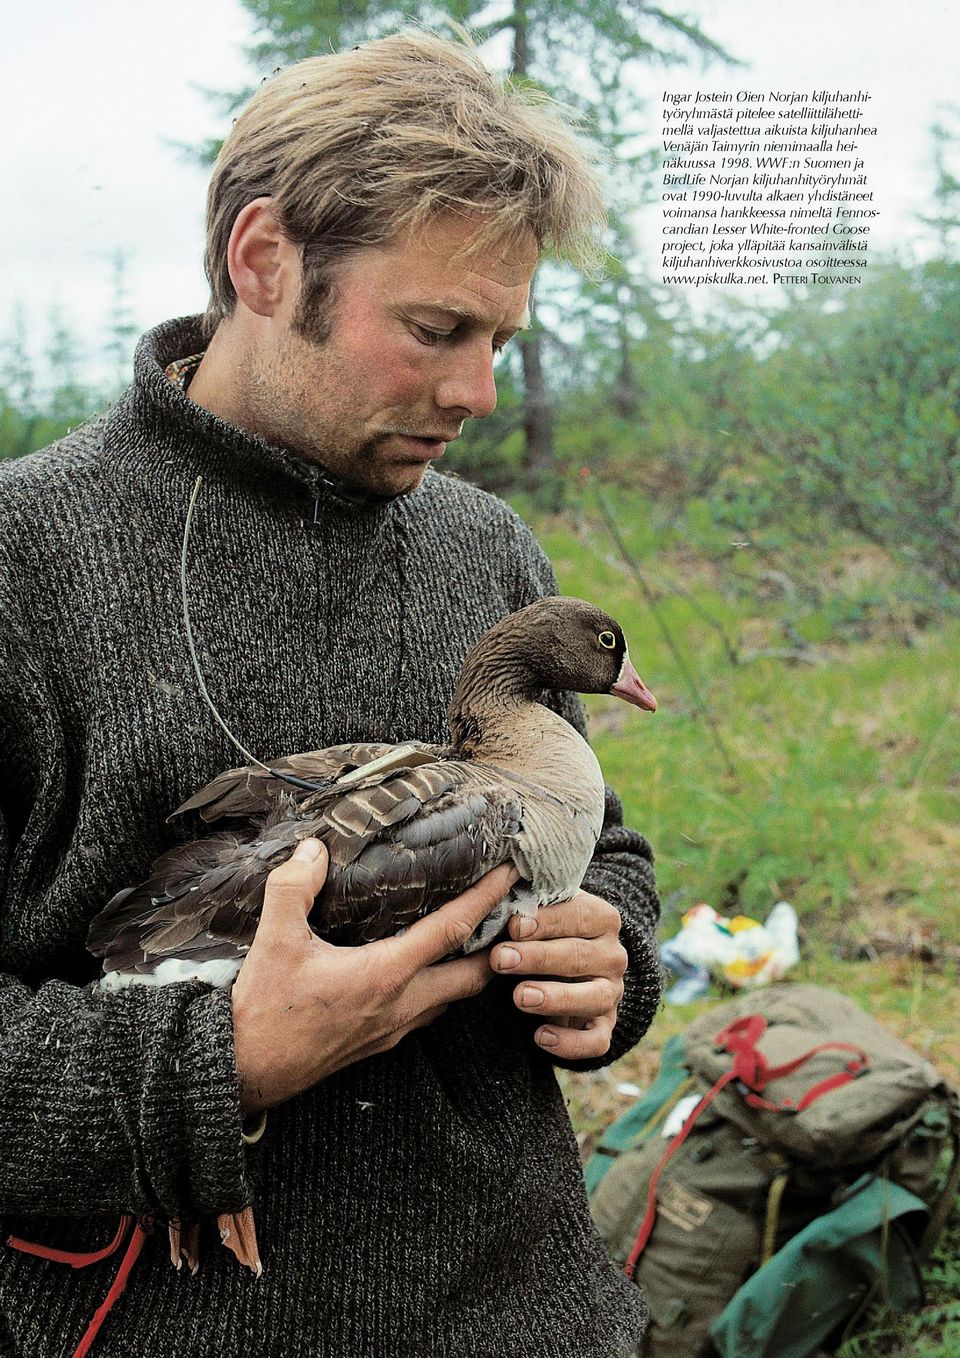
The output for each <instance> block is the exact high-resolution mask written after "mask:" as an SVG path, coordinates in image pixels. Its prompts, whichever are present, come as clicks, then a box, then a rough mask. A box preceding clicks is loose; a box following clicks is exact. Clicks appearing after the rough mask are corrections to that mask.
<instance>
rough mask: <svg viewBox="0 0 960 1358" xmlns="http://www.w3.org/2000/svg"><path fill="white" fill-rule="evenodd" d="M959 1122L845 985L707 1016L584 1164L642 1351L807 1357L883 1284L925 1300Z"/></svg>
mask: <svg viewBox="0 0 960 1358" xmlns="http://www.w3.org/2000/svg"><path fill="white" fill-rule="evenodd" d="M665 1129H666V1134H664V1132H665ZM958 1137H960V1105H958V1100H957V1095H956V1093H955V1092H954V1090H953V1089H951V1088H950V1086H949V1085H947V1084H946V1082H945V1081H944V1080H943V1079H942V1078H941V1076H940V1075H939V1074H938V1073H937V1071H936V1070H935V1069H934V1068H933V1066H931V1065H930V1063H929V1062H927V1061H925V1060H923V1059H922V1058H921V1057H919V1056H917V1055H916V1054H915V1053H914V1052H912V1051H911V1050H910V1048H909V1047H907V1046H906V1045H905V1044H904V1043H902V1042H900V1041H899V1040H898V1039H896V1038H894V1037H892V1036H891V1035H890V1034H889V1033H887V1032H886V1031H885V1030H884V1029H883V1028H881V1027H880V1025H879V1024H877V1023H876V1022H874V1020H873V1019H872V1018H870V1017H869V1015H867V1014H865V1013H864V1012H863V1011H862V1010H861V1009H859V1008H858V1007H857V1006H856V1005H855V1004H853V1003H852V1002H851V1001H850V1000H848V999H846V998H844V997H843V996H842V995H838V994H835V993H833V992H832V991H828V990H823V989H821V988H819V987H817V986H808V985H781V986H774V987H772V988H770V989H768V990H761V991H754V992H752V993H751V994H749V995H743V996H741V997H740V998H738V999H736V1000H734V1001H733V1002H731V1003H729V1004H724V1005H720V1006H718V1007H717V1008H715V1009H712V1010H710V1011H709V1012H708V1013H706V1014H704V1015H703V1016H701V1017H700V1018H699V1019H697V1020H696V1021H695V1022H694V1023H693V1024H691V1025H690V1027H689V1028H688V1029H687V1031H686V1033H685V1034H684V1035H682V1036H680V1037H675V1038H671V1039H670V1041H669V1042H667V1044H666V1045H665V1047H664V1050H663V1053H662V1059H661V1066H660V1074H659V1077H658V1079H657V1081H656V1083H655V1084H654V1085H653V1087H652V1088H651V1089H650V1090H649V1091H648V1092H647V1094H646V1095H645V1096H644V1097H642V1098H641V1099H639V1100H638V1101H637V1103H636V1104H634V1105H633V1107H631V1108H630V1109H629V1110H628V1111H627V1112H626V1113H625V1114H624V1115H623V1116H622V1117H621V1118H618V1119H617V1121H616V1122H614V1123H613V1124H612V1125H611V1126H610V1127H609V1128H608V1129H607V1131H606V1132H605V1134H604V1136H603V1139H602V1141H601V1142H600V1144H599V1146H598V1148H597V1150H596V1152H595V1153H594V1155H593V1156H592V1157H591V1159H590V1161H589V1162H588V1164H587V1166H586V1169H585V1175H586V1182H587V1188H588V1191H589V1193H590V1200H591V1207H592V1211H593V1215H594V1220H595V1221H596V1223H597V1227H598V1229H599V1231H600V1234H601V1236H602V1237H603V1238H604V1240H605V1241H606V1243H607V1248H608V1250H609V1251H610V1254H611V1256H612V1258H613V1259H614V1260H615V1261H616V1262H617V1263H618V1264H620V1265H621V1266H622V1267H623V1268H624V1269H625V1271H626V1272H627V1273H628V1275H629V1276H631V1277H633V1278H635V1280H636V1282H637V1283H638V1284H639V1285H640V1286H641V1287H642V1288H643V1290H644V1292H645V1294H646V1297H647V1301H648V1303H649V1306H650V1328H649V1332H648V1335H647V1338H646V1341H645V1344H644V1347H643V1349H642V1350H641V1353H642V1354H643V1355H644V1358H706V1356H707V1355H716V1354H720V1355H723V1358H805V1356H806V1355H809V1354H813V1353H814V1352H815V1351H816V1350H817V1349H818V1348H820V1347H821V1346H822V1345H823V1344H824V1343H827V1342H830V1341H831V1339H832V1338H833V1339H835V1338H836V1337H837V1335H838V1334H839V1333H840V1332H841V1331H842V1329H843V1328H844V1326H849V1325H850V1324H851V1323H852V1322H853V1321H854V1320H855V1319H856V1318H857V1317H858V1316H859V1314H860V1313H861V1312H862V1311H863V1310H864V1309H865V1307H866V1305H867V1304H868V1303H869V1302H870V1301H871V1300H873V1299H874V1297H877V1296H879V1295H882V1296H883V1299H884V1300H885V1301H887V1302H888V1303H889V1304H890V1305H892V1306H894V1307H895V1308H898V1309H906V1308H908V1307H911V1306H915V1305H917V1304H918V1303H919V1302H920V1301H921V1300H922V1296H923V1289H922V1282H921V1277H920V1265H921V1262H922V1260H923V1258H924V1257H925V1256H926V1254H927V1253H928V1252H929V1250H930V1249H931V1248H932V1246H933V1244H934V1243H935V1241H936V1238H937V1236H938V1235H939V1233H940V1231H941V1230H942V1228H943V1224H944V1221H945V1219H946V1216H947V1214H948V1212H949V1209H950V1206H951V1204H952V1202H953V1198H954V1196H955V1193H956V1189H957V1181H958V1178H960V1158H958V1154H957V1151H958ZM947 1152H949V1153H950V1154H951V1156H952V1159H951V1162H950V1170H949V1173H948V1175H947V1182H946V1184H945V1185H942V1186H941V1179H942V1176H941V1174H940V1173H939V1168H940V1166H941V1163H942V1160H943V1158H944V1155H945V1153H947ZM880 1289H882V1294H881V1292H880Z"/></svg>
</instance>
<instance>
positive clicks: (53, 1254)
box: [7, 1215, 153, 1358]
mask: <svg viewBox="0 0 960 1358" xmlns="http://www.w3.org/2000/svg"><path fill="white" fill-rule="evenodd" d="M152 1225H153V1218H152V1217H149V1216H147V1217H141V1218H140V1220H139V1221H137V1220H135V1218H134V1217H132V1216H127V1215H124V1216H122V1217H121V1218H120V1225H119V1227H118V1228H117V1233H116V1235H115V1236H114V1237H113V1239H112V1240H111V1241H110V1244H109V1245H106V1246H104V1248H103V1249H102V1250H95V1251H92V1252H89V1253H84V1252H82V1251H79V1250H57V1249H52V1248H50V1247H49V1246H47V1245H37V1244H34V1242H33V1241H32V1240H21V1239H20V1238H19V1236H15V1235H11V1236H8V1237H7V1244H8V1245H9V1246H10V1248H11V1249H14V1250H19V1251H20V1253H21V1254H32V1255H34V1256H35V1257H36V1258H38V1259H47V1260H49V1261H50V1262H51V1263H54V1264H69V1266H70V1267H71V1268H89V1266H90V1265H91V1264H99V1263H101V1262H102V1261H103V1260H104V1259H107V1258H109V1256H110V1255H111V1254H115V1253H116V1252H117V1250H118V1249H119V1248H120V1246H121V1245H122V1244H123V1243H124V1241H127V1248H126V1252H125V1254H124V1256H123V1258H122V1259H121V1261H120V1267H119V1268H118V1269H117V1273H116V1277H115V1278H114V1280H113V1282H112V1283H111V1285H110V1290H109V1291H108V1292H107V1295H106V1296H105V1297H104V1299H103V1301H102V1302H101V1303H100V1305H99V1306H98V1307H97V1309H96V1311H95V1312H94V1315H93V1319H92V1320H91V1321H90V1324H89V1325H88V1326H87V1328H86V1330H85V1331H84V1333H83V1338H82V1339H81V1340H80V1343H79V1344H78V1345H77V1347H76V1348H75V1349H74V1351H73V1355H72V1358H85V1355H86V1354H88V1353H89V1352H90V1349H91V1347H92V1345H93V1341H94V1340H95V1339H96V1337H97V1335H98V1334H99V1333H100V1330H101V1328H102V1327H103V1322H104V1321H105V1320H106V1318H107V1316H108V1315H109V1314H110V1312H111V1311H112V1310H113V1308H114V1306H115V1305H116V1302H117V1299H118V1298H119V1297H120V1295H121V1293H122V1292H123V1289H124V1288H125V1287H126V1285H127V1280H128V1279H129V1277H130V1274H131V1272H132V1271H133V1266H134V1264H135V1263H136V1262H137V1260H138V1259H139V1257H140V1252H141V1250H142V1249H143V1246H144V1242H145V1241H146V1238H147V1236H148V1235H149V1233H150V1228H151V1227H152ZM131 1228H132V1229H131ZM128 1236H129V1240H127V1238H128Z"/></svg>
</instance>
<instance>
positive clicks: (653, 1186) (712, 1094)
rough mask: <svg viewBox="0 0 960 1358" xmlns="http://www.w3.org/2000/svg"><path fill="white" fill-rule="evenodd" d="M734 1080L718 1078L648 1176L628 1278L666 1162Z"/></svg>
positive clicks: (649, 1227)
mask: <svg viewBox="0 0 960 1358" xmlns="http://www.w3.org/2000/svg"><path fill="white" fill-rule="evenodd" d="M735 1078H736V1077H735V1074H734V1072H733V1071H732V1070H728V1071H727V1073H726V1074H725V1075H721V1076H720V1079H719V1080H718V1081H717V1083H716V1084H715V1085H714V1086H713V1088H712V1089H711V1090H709V1091H708V1092H707V1093H706V1094H704V1096H703V1098H702V1099H701V1100H700V1102H699V1103H698V1104H697V1106H696V1108H694V1109H692V1110H691V1112H690V1114H689V1116H688V1117H687V1120H686V1122H685V1123H684V1124H683V1126H682V1127H681V1128H680V1130H679V1132H677V1134H676V1136H675V1137H674V1138H673V1140H672V1141H671V1142H670V1144H669V1146H668V1147H667V1149H666V1150H665V1151H664V1153H663V1155H662V1156H661V1157H660V1159H659V1160H658V1161H657V1167H656V1169H655V1170H654V1171H653V1173H652V1174H651V1176H650V1186H649V1188H648V1189H647V1208H646V1211H645V1213H644V1216H643V1221H642V1222H641V1223H640V1229H639V1231H638V1232H637V1238H636V1240H635V1241H634V1242H633V1249H632V1250H631V1251H630V1253H629V1255H628V1256H627V1262H626V1263H625V1264H624V1266H623V1271H624V1273H625V1274H626V1275H627V1277H628V1278H632V1277H633V1273H634V1269H635V1268H636V1267H637V1262H638V1260H639V1258H640V1256H641V1254H642V1253H643V1251H644V1250H645V1249H646V1246H647V1241H648V1240H649V1239H650V1232H651V1231H652V1230H653V1223H654V1222H655V1221H656V1219H657V1184H658V1183H659V1182H660V1174H661V1172H662V1171H663V1169H664V1167H665V1166H666V1163H667V1161H668V1160H669V1159H670V1157H671V1155H672V1154H673V1152H674V1151H675V1150H679V1149H680V1147H681V1146H682V1145H683V1143H684V1141H686V1139H687V1136H688V1134H689V1132H690V1131H691V1130H692V1129H693V1124H694V1123H695V1122H696V1120H697V1118H698V1117H699V1116H700V1114H701V1113H702V1112H703V1110H704V1109H705V1108H709V1106H710V1104H711V1103H712V1102H713V1100H714V1099H715V1098H716V1096H717V1095H718V1094H719V1093H720V1090H721V1089H722V1088H723V1087H724V1085H727V1084H729V1083H730V1081H731V1080H733V1079H735Z"/></svg>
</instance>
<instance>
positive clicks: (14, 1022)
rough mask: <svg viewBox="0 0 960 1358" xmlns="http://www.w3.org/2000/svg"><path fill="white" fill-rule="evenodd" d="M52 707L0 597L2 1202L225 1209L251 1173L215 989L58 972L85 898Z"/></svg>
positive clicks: (23, 1212)
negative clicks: (80, 897)
mask: <svg viewBox="0 0 960 1358" xmlns="http://www.w3.org/2000/svg"><path fill="white" fill-rule="evenodd" d="M17 636H19V637H20V644H17V642H16V641H15V637H17ZM53 706H54V704H53V702H52V699H51V694H50V693H49V692H48V691H47V689H46V688H45V686H44V679H43V675H42V674H41V673H40V672H39V669H38V667H37V666H36V665H35V664H34V662H33V659H32V657H31V652H30V648H29V647H28V646H26V645H25V644H23V636H22V635H21V633H20V632H17V631H15V627H14V622H13V619H12V617H11V611H10V610H9V609H6V610H5V613H4V620H3V627H2V633H0V767H3V768H4V769H5V771H6V773H7V775H8V776H7V777H5V779H4V782H3V785H2V786H0V1148H2V1151H0V1213H3V1214H4V1215H13V1216H17V1217H23V1216H31V1215H38V1216H55V1217H63V1216H68V1217H69V1216H74V1217H80V1216H88V1215H95V1214H107V1213H109V1214H113V1213H115V1212H121V1211H122V1212H131V1213H136V1214H141V1213H154V1214H157V1215H160V1216H162V1217H170V1216H177V1217H182V1218H187V1219H189V1218H193V1217H196V1216H199V1215H203V1214H206V1213H209V1212H212V1211H223V1210H236V1209H238V1208H240V1207H242V1206H244V1205H246V1204H247V1203H248V1202H249V1201H250V1199H251V1187H250V1184H249V1182H248V1177H247V1175H248V1169H247V1164H246V1154H245V1151H244V1148H243V1142H242V1138H241V1115H240V1105H239V1090H238V1082H237V1075H236V1071H235V1068H234V1060H233V1029H232V1019H231V1009H230V1001H229V996H228V995H226V994H224V993H221V992H217V991H211V990H210V989H209V988H208V987H206V986H203V985H200V984H199V983H190V984H183V985H171V986H162V987H147V986H134V987H132V988H130V989H129V990H127V991H123V992H120V993H117V994H106V993H104V992H103V991H101V989H100V987H99V985H98V984H96V983H94V984H88V985H83V984H75V983H71V982H72V981H76V980H77V979H82V978H84V977H85V976H86V975H88V974H89V972H90V971H91V970H92V965H91V964H90V959H89V958H86V956H85V953H84V949H83V945H82V941H81V940H82V938H83V936H84V934H85V930H86V920H85V916H84V909H83V908H81V907H80V906H79V905H78V904H77V902H76V901H75V899H74V898H72V897H71V895H70V892H69V891H68V890H66V889H65V888H64V885H63V883H64V880H65V879H64V877H63V873H64V862H65V855H66V852H67V845H68V842H69V838H70V824H69V814H68V810H67V803H68V798H67V794H66V793H65V791H64V788H65V786H66V785H67V784H68V783H69V781H70V780H69V778H68V777H67V776H66V775H65V773H64V768H65V754H64V743H63V740H62V737H61V736H60V735H59V734H58V732H57V727H56V723H55V720H54V717H53V715H52V708H53ZM26 732H29V734H26ZM38 733H39V735H38ZM40 737H42V738H43V748H44V757H43V758H42V759H41V758H39V757H38V756H37V753H36V749H35V747H38V746H39V743H40ZM88 909H89V907H87V911H88Z"/></svg>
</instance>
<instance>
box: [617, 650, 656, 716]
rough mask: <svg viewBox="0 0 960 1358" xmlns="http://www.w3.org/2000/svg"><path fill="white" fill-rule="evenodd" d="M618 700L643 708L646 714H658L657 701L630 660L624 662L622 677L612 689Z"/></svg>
mask: <svg viewBox="0 0 960 1358" xmlns="http://www.w3.org/2000/svg"><path fill="white" fill-rule="evenodd" d="M610 692H611V693H615V694H616V696H617V697H618V698H622V699H623V700H624V702H628V703H633V704H634V706H635V707H642V708H643V710H644V711H645V712H656V710H657V700H656V698H655V697H654V696H653V694H652V693H651V692H650V690H649V689H648V688H647V686H646V684H645V683H644V682H643V680H642V679H641V678H640V676H639V674H638V673H637V671H636V670H635V669H634V668H633V666H632V665H631V664H630V661H629V660H624V662H623V669H622V670H621V671H620V677H619V678H618V679H617V682H616V683H615V684H614V685H613V687H612V688H611V689H610Z"/></svg>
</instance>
